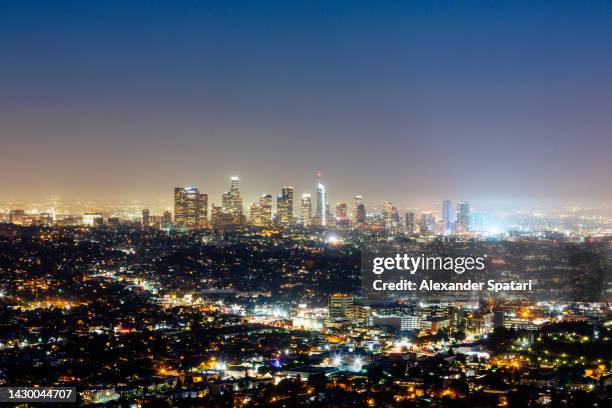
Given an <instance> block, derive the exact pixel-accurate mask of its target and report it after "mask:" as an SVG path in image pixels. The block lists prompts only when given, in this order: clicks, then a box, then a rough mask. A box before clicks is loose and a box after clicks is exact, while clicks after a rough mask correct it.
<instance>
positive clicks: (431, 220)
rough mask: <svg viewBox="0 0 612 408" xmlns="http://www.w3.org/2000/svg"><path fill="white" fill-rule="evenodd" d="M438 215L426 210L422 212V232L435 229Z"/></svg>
mask: <svg viewBox="0 0 612 408" xmlns="http://www.w3.org/2000/svg"><path fill="white" fill-rule="evenodd" d="M435 224H436V217H434V215H433V214H432V213H431V212H429V211H425V212H423V213H421V222H420V223H419V228H420V230H421V233H422V234H427V233H431V232H433V231H434V230H435Z"/></svg>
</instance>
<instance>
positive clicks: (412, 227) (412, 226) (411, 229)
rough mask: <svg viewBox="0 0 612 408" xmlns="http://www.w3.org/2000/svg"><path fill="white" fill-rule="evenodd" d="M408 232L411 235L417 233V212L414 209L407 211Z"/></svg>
mask: <svg viewBox="0 0 612 408" xmlns="http://www.w3.org/2000/svg"><path fill="white" fill-rule="evenodd" d="M406 233H407V234H409V235H412V234H415V233H416V214H415V213H414V212H413V211H408V212H407V213H406Z"/></svg>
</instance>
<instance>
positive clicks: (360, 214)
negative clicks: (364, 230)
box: [353, 195, 366, 224]
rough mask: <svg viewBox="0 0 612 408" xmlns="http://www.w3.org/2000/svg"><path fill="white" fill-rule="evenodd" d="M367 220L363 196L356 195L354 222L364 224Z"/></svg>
mask: <svg viewBox="0 0 612 408" xmlns="http://www.w3.org/2000/svg"><path fill="white" fill-rule="evenodd" d="M365 220H366V209H365V204H364V203H363V196H360V195H356V196H355V200H354V207H353V222H354V223H355V224H363V223H365Z"/></svg>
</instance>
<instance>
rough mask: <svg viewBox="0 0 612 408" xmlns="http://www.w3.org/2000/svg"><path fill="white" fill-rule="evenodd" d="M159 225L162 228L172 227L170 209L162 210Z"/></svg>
mask: <svg viewBox="0 0 612 408" xmlns="http://www.w3.org/2000/svg"><path fill="white" fill-rule="evenodd" d="M161 227H162V229H170V228H172V213H171V212H170V211H164V214H163V215H162V218H161Z"/></svg>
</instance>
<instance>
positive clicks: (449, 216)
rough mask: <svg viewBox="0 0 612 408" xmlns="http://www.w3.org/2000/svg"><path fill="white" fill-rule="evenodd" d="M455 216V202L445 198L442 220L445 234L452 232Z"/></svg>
mask: <svg viewBox="0 0 612 408" xmlns="http://www.w3.org/2000/svg"><path fill="white" fill-rule="evenodd" d="M453 218H454V217H453V204H452V203H451V201H450V200H444V201H443V202H442V222H443V230H444V234H445V235H448V234H450V233H451V229H452V226H453V222H455V220H454V219H453Z"/></svg>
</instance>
